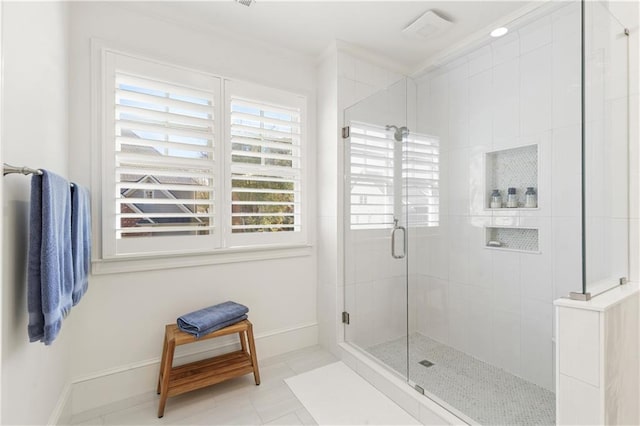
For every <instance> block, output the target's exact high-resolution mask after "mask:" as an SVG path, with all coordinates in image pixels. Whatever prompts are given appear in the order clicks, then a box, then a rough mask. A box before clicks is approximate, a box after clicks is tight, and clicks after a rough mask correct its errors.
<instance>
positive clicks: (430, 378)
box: [368, 333, 555, 425]
mask: <svg viewBox="0 0 640 426" xmlns="http://www.w3.org/2000/svg"><path fill="white" fill-rule="evenodd" d="M409 343H410V344H409V348H410V349H409V352H410V353H409V362H410V363H411V365H410V376H411V379H412V380H413V381H414V382H415V383H416V384H418V385H420V386H422V387H423V388H424V389H425V391H426V392H428V393H431V394H432V395H435V396H436V397H438V398H440V399H441V400H443V401H445V402H446V403H448V404H449V405H451V406H452V407H454V408H456V409H458V410H459V411H461V412H462V413H464V414H466V415H467V416H468V417H470V418H472V419H473V420H475V421H476V422H478V423H480V424H482V425H553V424H555V394H554V393H553V392H550V391H548V390H546V389H543V388H541V387H539V386H537V385H534V384H532V383H530V382H527V381H526V380H523V379H521V378H519V377H516V376H514V375H512V374H510V373H507V372H506V371H504V370H502V369H500V368H498V367H494V366H492V365H489V364H487V363H485V362H482V361H479V360H477V359H475V358H473V357H471V356H469V355H467V354H465V353H463V352H460V351H458V350H456V349H453V348H451V347H449V346H446V345H443V344H441V343H439V342H436V341H435V340H432V339H429V338H427V337H425V336H423V335H421V334H418V333H416V334H413V335H411V336H410V338H409ZM368 351H369V352H370V353H371V354H372V355H373V356H375V357H376V358H378V359H380V360H381V361H383V362H384V363H385V364H387V365H389V366H390V367H392V368H394V369H395V370H397V371H398V372H401V373H402V374H406V363H407V357H406V339H404V338H402V339H398V340H393V341H391V342H387V343H383V344H380V345H377V346H373V347H371V348H369V349H368ZM425 359H426V360H428V361H430V362H432V363H433V364H434V365H433V366H431V367H424V366H422V365H420V364H419V362H420V361H422V360H425Z"/></svg>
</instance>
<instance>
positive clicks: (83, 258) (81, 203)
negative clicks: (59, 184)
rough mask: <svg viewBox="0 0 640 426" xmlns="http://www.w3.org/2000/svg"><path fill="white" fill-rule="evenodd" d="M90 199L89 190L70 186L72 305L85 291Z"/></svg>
mask: <svg viewBox="0 0 640 426" xmlns="http://www.w3.org/2000/svg"><path fill="white" fill-rule="evenodd" d="M90 203H91V200H90V198H89V190H88V189H87V188H85V187H83V186H80V185H78V184H77V183H74V184H73V187H71V252H72V254H73V306H75V305H77V304H78V302H79V301H80V299H81V298H82V296H83V295H84V294H85V293H86V291H87V287H88V284H89V265H90V262H91V210H90Z"/></svg>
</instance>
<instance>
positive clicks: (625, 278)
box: [620, 277, 629, 285]
mask: <svg viewBox="0 0 640 426" xmlns="http://www.w3.org/2000/svg"><path fill="white" fill-rule="evenodd" d="M628 282H629V279H628V278H627V277H620V285H625V284H627V283H628Z"/></svg>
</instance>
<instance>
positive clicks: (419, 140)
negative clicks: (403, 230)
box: [402, 133, 440, 226]
mask: <svg viewBox="0 0 640 426" xmlns="http://www.w3.org/2000/svg"><path fill="white" fill-rule="evenodd" d="M439 144H440V141H439V139H438V138H436V137H433V136H427V135H422V134H418V133H409V135H408V137H407V140H406V141H405V143H404V144H403V157H404V158H403V162H402V178H403V182H404V185H405V188H406V189H405V191H406V194H405V195H406V196H405V197H404V201H405V205H404V206H405V209H406V211H405V213H406V214H407V219H408V223H409V226H438V225H439V221H440V219H439V213H440V210H439V208H440V192H439V180H440V147H439Z"/></svg>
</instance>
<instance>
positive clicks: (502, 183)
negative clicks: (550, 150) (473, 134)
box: [484, 144, 540, 211]
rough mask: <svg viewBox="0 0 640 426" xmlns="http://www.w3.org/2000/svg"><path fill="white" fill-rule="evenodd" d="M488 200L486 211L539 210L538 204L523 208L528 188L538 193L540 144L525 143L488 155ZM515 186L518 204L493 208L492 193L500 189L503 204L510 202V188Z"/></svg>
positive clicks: (486, 190) (486, 162)
mask: <svg viewBox="0 0 640 426" xmlns="http://www.w3.org/2000/svg"><path fill="white" fill-rule="evenodd" d="M484 164H485V171H486V176H485V202H484V207H485V209H486V210H492V211H499V210H536V209H537V208H538V207H539V206H536V207H524V201H525V192H526V191H527V188H528V187H533V188H534V189H535V190H536V193H537V194H538V195H537V198H538V200H539V199H540V194H539V193H538V145H537V144H534V145H525V146H520V147H517V148H508V149H503V150H499V151H490V152H487V153H486V154H485V162H484ZM508 188H516V195H517V196H518V207H502V208H491V204H490V202H491V192H492V191H493V190H494V189H498V190H500V194H501V195H502V204H503V206H505V205H506V202H507V189H508Z"/></svg>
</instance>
